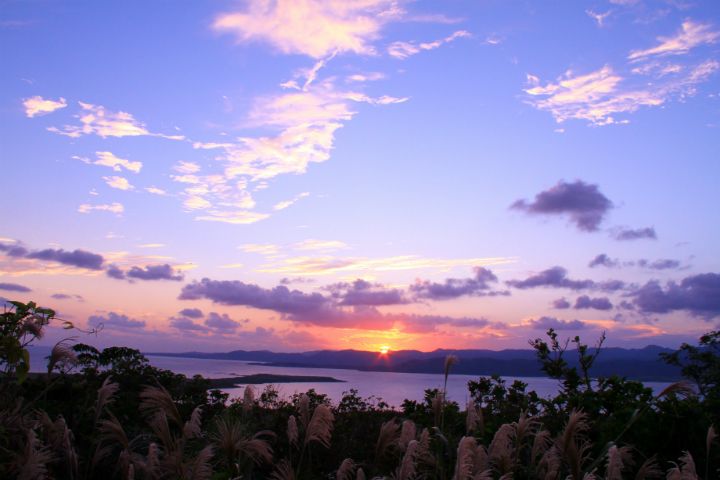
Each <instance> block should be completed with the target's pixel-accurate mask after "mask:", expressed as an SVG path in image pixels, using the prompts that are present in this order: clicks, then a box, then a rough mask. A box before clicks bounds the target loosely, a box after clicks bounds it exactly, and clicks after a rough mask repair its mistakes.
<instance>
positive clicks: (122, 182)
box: [103, 177, 135, 190]
mask: <svg viewBox="0 0 720 480" xmlns="http://www.w3.org/2000/svg"><path fill="white" fill-rule="evenodd" d="M103 179H104V180H105V181H106V182H107V184H108V185H110V186H111V187H113V188H119V189H120V190H133V189H135V187H133V186H132V185H130V183H129V182H128V181H127V179H126V178H123V177H103Z"/></svg>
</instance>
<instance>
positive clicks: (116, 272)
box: [105, 265, 125, 280]
mask: <svg viewBox="0 0 720 480" xmlns="http://www.w3.org/2000/svg"><path fill="white" fill-rule="evenodd" d="M105 275H107V276H108V277H110V278H114V279H115V280H125V272H124V271H123V270H121V269H119V268H118V267H117V265H110V266H109V267H108V269H107V270H105Z"/></svg>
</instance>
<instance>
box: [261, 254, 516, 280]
mask: <svg viewBox="0 0 720 480" xmlns="http://www.w3.org/2000/svg"><path fill="white" fill-rule="evenodd" d="M515 261H516V259H515V258H510V257H499V258H471V259H457V260H439V259H430V258H422V257H420V256H419V255H403V256H398V257H389V258H376V259H370V258H357V257H346V258H341V257H333V256H330V255H318V256H304V257H293V258H287V259H284V260H282V261H281V262H279V263H276V264H270V265H263V266H261V267H260V268H258V269H256V270H255V272H258V273H276V274H280V275H293V276H294V275H303V276H317V275H331V274H335V273H345V272H360V271H367V272H382V271H397V270H434V271H436V272H444V271H448V270H450V269H451V268H453V267H457V266H485V265H499V264H504V263H513V262H515Z"/></svg>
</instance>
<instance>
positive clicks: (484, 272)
mask: <svg viewBox="0 0 720 480" xmlns="http://www.w3.org/2000/svg"><path fill="white" fill-rule="evenodd" d="M473 270H474V271H475V276H474V277H472V278H447V279H445V282H444V283H435V282H430V281H429V280H425V281H420V280H416V281H415V283H414V284H413V285H410V291H411V292H412V293H413V294H415V297H416V298H424V299H429V300H451V299H454V298H458V297H461V296H463V295H471V296H496V295H509V294H510V292H507V291H505V292H488V291H487V290H490V288H492V287H491V286H490V285H489V283H491V282H492V283H496V282H497V281H498V279H497V277H496V276H495V274H494V273H492V271H490V270H488V269H487V268H483V267H474V268H473Z"/></svg>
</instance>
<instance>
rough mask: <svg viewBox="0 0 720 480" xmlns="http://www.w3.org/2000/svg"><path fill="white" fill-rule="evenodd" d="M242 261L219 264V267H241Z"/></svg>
mask: <svg viewBox="0 0 720 480" xmlns="http://www.w3.org/2000/svg"><path fill="white" fill-rule="evenodd" d="M242 266H243V264H242V263H231V264H230V265H218V267H217V268H239V267H242Z"/></svg>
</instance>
